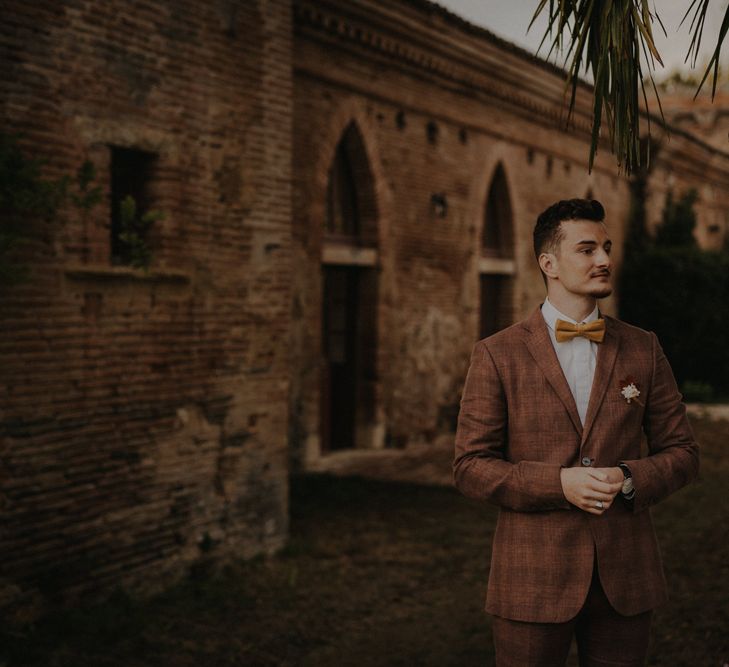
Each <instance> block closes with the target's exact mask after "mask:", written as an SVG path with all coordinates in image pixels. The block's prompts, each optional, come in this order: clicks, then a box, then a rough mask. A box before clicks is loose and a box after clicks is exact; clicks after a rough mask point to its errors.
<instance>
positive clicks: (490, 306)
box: [479, 164, 515, 338]
mask: <svg viewBox="0 0 729 667" xmlns="http://www.w3.org/2000/svg"><path fill="white" fill-rule="evenodd" d="M513 225H514V221H513V215H512V208H511V197H510V196H509V186H508V183H507V181H506V173H505V172H504V167H503V165H501V164H499V165H498V166H497V167H496V169H495V171H494V175H493V177H492V179H491V185H490V187H489V191H488V195H487V197H486V208H485V211H484V220H483V229H482V232H481V256H480V258H479V291H480V304H479V307H480V321H479V337H481V338H485V337H486V336H490V335H491V334H493V333H496V332H497V331H499V330H500V329H503V328H504V327H506V326H508V325H509V324H511V322H512V320H513V315H514V314H513V283H514V280H513V276H514V272H515V263H514V259H513V257H514V229H513Z"/></svg>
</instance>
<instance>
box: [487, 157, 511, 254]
mask: <svg viewBox="0 0 729 667" xmlns="http://www.w3.org/2000/svg"><path fill="white" fill-rule="evenodd" d="M512 225H513V221H512V214H511V199H510V198H509V186H508V185H507V183H506V174H505V173H504V168H503V166H502V165H501V164H499V165H498V166H497V167H496V171H495V172H494V177H493V178H492V179H491V187H490V188H489V194H488V197H487V199H486V211H485V216H484V224H483V232H482V234H481V254H482V256H484V257H511V256H513V252H514V249H513V245H514V243H513V235H512Z"/></svg>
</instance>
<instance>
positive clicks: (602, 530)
mask: <svg viewBox="0 0 729 667" xmlns="http://www.w3.org/2000/svg"><path fill="white" fill-rule="evenodd" d="M603 219H604V210H603V207H602V205H601V204H600V203H599V202H597V201H591V200H583V199H572V200H568V201H560V202H558V203H556V204H554V205H553V206H550V207H549V208H548V209H547V210H546V211H544V212H543V213H542V214H541V215H540V216H539V218H538V220H537V224H536V226H535V228H534V252H535V255H536V257H537V261H538V262H539V267H540V269H541V271H542V273H543V277H544V280H545V283H546V286H547V299H546V300H545V302H544V303H543V304H542V305H541V306H540V307H538V308H537V309H536V310H535V311H534V312H533V313H532V314H531V315H530V317H528V318H527V319H526V320H524V321H523V322H520V323H518V324H515V325H513V326H511V327H509V328H508V329H505V330H503V331H500V332H499V333H497V334H495V335H493V336H491V337H489V338H485V339H484V340H481V341H479V342H478V343H476V346H475V347H474V350H473V354H472V357H471V365H470V368H469V371H468V376H467V378H466V384H465V387H464V390H463V397H462V400H461V411H460V414H459V418H458V430H457V434H456V448H455V449H456V451H455V460H454V463H453V469H454V478H455V484H456V486H457V487H458V489H460V491H461V492H462V493H464V494H465V495H466V496H468V497H470V498H475V499H478V500H488V501H490V502H493V503H495V504H497V505H498V506H499V507H500V512H499V519H498V523H497V526H496V533H495V536H494V543H493V551H492V560H491V572H490V575H489V585H488V593H487V597H486V610H487V611H488V612H490V613H491V614H493V615H494V619H493V626H492V627H493V635H494V644H495V648H496V664H497V665H498V667H505V666H507V665H514V666H515V667H516V666H518V667H528V666H532V665H534V666H536V665H564V664H565V660H566V658H567V655H568V652H569V648H570V644H571V642H572V638H573V636H574V637H576V639H577V646H578V652H579V654H580V664H581V665H590V666H601V665H610V666H611V667H615V666H617V665H626V666H627V665H641V664H643V663H644V661H645V655H646V651H647V646H648V633H649V627H650V619H651V610H652V609H653V608H654V607H655V606H656V605H658V604H660V603H661V602H663V601H664V600H665V599H666V597H667V595H666V583H665V580H664V577H663V573H662V566H661V562H660V555H659V551H658V545H657V542H656V538H655V533H654V530H653V525H652V523H651V517H650V513H649V511H648V508H649V506H650V505H652V504H654V503H656V502H658V501H659V500H662V499H663V498H665V497H666V496H668V495H669V494H670V493H673V492H674V491H676V490H677V489H679V488H681V487H682V486H684V485H685V484H687V483H688V482H689V481H691V480H692V479H693V478H694V477H695V476H696V474H697V472H698V447H697V444H696V441H695V439H694V435H693V433H692V431H691V427H690V425H689V422H688V420H687V418H686V411H685V407H684V405H683V404H682V403H681V395H680V394H679V392H678V390H677V388H676V382H675V380H674V378H673V374H672V372H671V369H670V366H669V364H668V361H667V360H666V357H665V356H664V354H663V351H662V349H661V347H660V345H659V343H658V340H657V338H656V336H655V334H653V333H651V332H648V331H644V330H642V329H639V328H637V327H633V326H630V325H628V324H625V323H624V322H621V321H619V320H616V319H614V318H612V317H607V316H604V317H603V316H602V315H601V314H600V313H599V311H598V308H597V300H598V299H601V298H604V297H607V296H609V295H610V294H611V292H612V287H611V284H610V278H611V269H612V263H611V259H610V251H611V248H612V243H611V241H610V239H609V237H608V233H607V229H606V227H605V224H604V223H603ZM643 432H645V436H646V440H647V452H644V453H641V442H642V441H643V435H642V434H643Z"/></svg>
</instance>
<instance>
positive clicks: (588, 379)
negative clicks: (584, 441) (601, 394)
mask: <svg viewBox="0 0 729 667" xmlns="http://www.w3.org/2000/svg"><path fill="white" fill-rule="evenodd" d="M542 316H543V317H544V321H545V322H546V323H547V327H548V328H549V337H550V338H551V339H552V345H553V346H554V351H555V352H556V353H557V359H559V364H560V366H562V372H563V373H564V376H565V379H566V380H567V384H568V385H569V387H570V391H571V392H572V396H574V398H575V403H576V404H577V412H578V413H579V415H580V421H581V422H582V424H583V426H584V424H585V417H586V416H587V405H588V403H589V402H590V390H591V389H592V380H593V378H594V377H595V365H596V364H597V343H595V342H593V341H591V340H589V339H587V338H584V337H583V336H577V337H575V338H573V339H572V340H568V341H565V342H564V343H558V342H557V336H556V334H555V332H554V327H555V325H556V322H557V320H558V319H560V320H564V321H565V322H571V323H572V324H582V323H588V322H594V321H595V320H596V319H598V309H597V305H595V310H593V311H592V312H591V313H590V314H589V315H588V316H587V317H586V318H585V319H584V320H582V322H576V321H575V320H573V319H572V318H571V317H568V316H567V315H565V314H564V313H560V312H559V311H558V310H557V309H556V308H555V307H554V306H553V305H552V304H551V303H550V302H549V299H544V303H543V304H542Z"/></svg>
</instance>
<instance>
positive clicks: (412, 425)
mask: <svg viewBox="0 0 729 667" xmlns="http://www.w3.org/2000/svg"><path fill="white" fill-rule="evenodd" d="M294 12H295V45H294V53H295V56H294V100H295V102H294V111H295V115H294V249H293V253H294V255H293V256H294V266H295V269H294V271H295V273H296V274H297V275H298V276H299V280H298V281H297V282H296V284H295V285H294V295H293V298H294V319H293V323H292V324H293V326H292V339H293V349H294V358H295V359H296V360H297V371H296V373H295V375H294V380H293V385H292V396H291V403H292V434H293V437H292V449H293V455H294V459H295V461H296V462H297V465H303V466H306V465H307V464H310V463H313V462H316V461H317V459H318V457H319V456H320V455H321V453H322V438H321V429H322V427H323V424H322V419H321V417H320V415H321V412H320V411H321V409H322V408H321V404H322V397H321V387H322V374H323V372H324V370H323V367H324V366H325V361H324V360H323V359H322V336H323V333H322V311H323V309H324V307H325V305H324V304H323V303H322V291H323V286H322V273H323V271H325V270H326V266H327V265H328V261H329V260H327V259H326V257H327V256H329V255H331V253H328V247H327V246H328V244H330V241H329V240H328V239H327V237H326V234H324V233H323V228H324V220H325V217H326V200H327V182H328V178H329V169H330V166H331V164H332V161H333V158H334V154H335V150H336V146H337V143H338V141H339V140H340V138H341V137H342V134H343V132H344V130H345V129H346V128H347V127H348V126H349V125H350V124H351V123H354V125H355V126H356V128H357V129H358V131H359V133H360V134H361V136H362V138H363V144H364V146H365V150H364V153H365V157H366V159H367V160H368V162H369V165H370V172H371V178H370V181H371V182H369V183H366V182H365V180H366V179H365V180H363V188H364V189H366V190H368V191H370V192H373V193H374V198H375V206H376V209H377V223H376V224H377V227H378V247H377V260H376V264H375V267H374V270H375V271H376V276H377V283H378V287H377V312H376V325H377V331H378V335H377V368H376V379H375V381H376V391H375V395H376V405H375V409H374V411H373V414H374V417H373V430H374V431H376V432H378V433H380V437H379V438H375V439H369V440H367V439H361V440H360V441H359V442H358V443H357V446H358V447H364V448H367V447H379V446H393V447H401V446H404V445H406V444H408V443H413V442H424V441H425V442H428V441H432V440H434V439H435V438H437V437H438V436H439V435H441V434H444V433H447V432H448V430H449V429H450V428H451V427H452V425H453V420H454V418H455V415H456V413H457V409H458V401H459V397H460V390H461V386H462V382H463V378H464V376H465V370H466V368H467V365H468V359H469V356H470V351H471V348H472V345H473V343H474V341H475V340H477V338H479V337H480V336H479V320H480V313H479V310H480V294H479V291H480V290H479V284H480V280H479V276H480V274H481V271H482V269H483V268H484V267H486V269H487V270H497V271H498V270H502V269H503V267H504V266H507V268H508V270H509V271H511V273H510V275H509V277H508V278H506V279H505V280H506V281H507V285H506V287H505V289H504V290H503V297H502V303H500V305H499V313H498V315H497V318H498V319H499V320H502V321H503V320H506V321H516V320H518V319H520V318H522V317H524V316H526V315H527V314H528V313H529V312H530V311H531V310H532V309H533V308H535V307H536V306H537V305H538V304H539V303H540V302H541V300H542V299H543V296H544V286H543V283H542V279H541V275H540V273H539V270H538V267H537V265H536V262H535V260H534V257H533V253H532V245H531V244H532V241H531V234H532V229H533V225H534V221H535V219H536V216H537V215H538V213H539V212H541V211H542V210H543V209H544V208H545V207H546V206H548V205H550V204H551V203H553V202H554V201H557V200H558V199H562V198H571V197H584V196H587V195H588V193H590V194H591V196H593V197H595V198H597V199H600V200H601V201H602V202H603V204H605V207H606V210H607V224H608V227H609V228H610V233H611V236H612V238H613V240H614V243H615V245H614V248H615V252H614V258H615V261H616V264H617V272H619V266H620V261H621V257H622V243H623V239H624V230H625V225H626V222H627V217H628V212H629V192H630V188H629V182H628V180H627V178H625V176H624V175H621V174H619V173H618V170H617V169H616V167H615V162H614V158H613V156H612V155H611V154H610V152H609V149H608V147H607V146H605V145H604V146H602V148H601V150H600V153H599V155H598V159H597V162H596V165H595V168H594V169H593V171H592V173H591V174H588V173H587V164H586V158H587V155H588V149H589V139H590V135H589V129H590V117H591V106H590V105H591V101H590V98H589V96H588V95H587V94H586V92H587V91H586V88H584V87H583V88H581V89H580V91H579V94H578V98H577V107H576V113H575V118H574V122H573V127H572V129H571V131H570V132H565V131H564V130H563V124H562V123H561V119H562V117H563V92H564V79H563V75H562V73H561V72H560V71H558V70H557V69H556V68H554V67H551V66H549V65H547V64H546V63H543V62H541V61H539V60H537V59H536V58H534V57H532V56H530V55H529V54H527V53H526V52H523V51H521V50H519V49H517V48H516V47H514V46H512V45H510V44H507V43H504V42H502V41H501V40H499V39H497V38H495V37H494V36H493V35H490V34H489V33H487V32H486V31H483V30H480V29H478V28H475V27H473V26H469V25H468V24H466V23H465V22H463V21H461V20H460V19H458V18H457V17H454V16H453V15H450V14H448V12H446V11H444V10H442V9H441V8H439V7H437V6H435V5H433V4H431V3H429V2H425V1H423V0H409V1H407V2H399V3H397V4H395V5H393V4H392V3H386V2H380V1H379V0H353V2H351V3H348V5H347V10H346V11H344V10H343V9H342V8H341V6H340V5H339V4H337V3H335V2H331V1H329V0H316V1H314V0H296V1H295V2H294ZM654 130H655V126H654ZM664 156H665V157H664V168H669V169H670V168H671V166H670V165H674V169H675V170H676V171H678V170H680V171H681V172H682V173H681V176H680V177H679V178H680V180H681V184H682V185H685V184H688V183H702V171H705V169H706V162H707V159H710V160H711V162H712V169H713V171H712V180H713V181H714V182H715V183H716V184H717V187H718V183H719V182H723V183H724V184H726V183H727V182H729V160H727V156H726V155H724V156H720V155H718V154H716V152H714V153H712V152H710V151H709V150H707V147H704V146H700V145H699V144H697V143H696V142H693V141H691V140H690V138H686V137H681V138H679V139H676V138H675V137H674V139H673V144H672V148H671V149H670V150H666V152H665V154H664ZM681 163H683V164H684V165H689V166H690V167H691V168H690V169H681V168H680V167H679V166H678V165H679V164H681ZM499 165H501V167H502V169H503V172H504V176H505V180H506V183H507V190H508V197H509V200H510V208H511V211H512V230H513V231H512V237H513V242H512V244H511V247H510V248H509V249H508V251H507V252H506V254H505V255H504V257H502V258H500V259H505V260H507V261H506V264H504V263H503V262H502V263H501V264H499V262H498V261H496V262H494V261H492V260H493V258H488V257H487V258H485V261H484V260H482V255H483V251H482V249H481V245H480V243H481V236H482V229H483V225H484V218H485V211H486V204H487V201H488V193H489V188H490V185H491V183H492V180H493V177H494V174H495V173H496V170H497V167H498V166H499ZM677 176H678V174H677ZM662 187H663V186H662V185H659V184H658V183H656V188H657V189H661V188H662ZM725 189H726V188H725ZM434 195H436V196H438V197H440V196H445V199H446V201H447V211H446V212H445V213H443V212H442V211H441V212H438V211H437V210H436V207H435V206H434V204H433V196H434ZM656 197H657V195H656ZM718 198H719V195H717V201H716V202H715V203H714V204H712V205H714V206H715V207H718V208H722V207H723V210H727V209H728V208H729V202H727V201H722V202H719V200H718ZM704 206H705V202H699V208H700V209H701V210H702V211H703V208H702V207H704ZM654 208H655V207H653V208H651V211H653V210H654ZM701 215H703V213H700V216H701ZM355 259H356V258H355V257H353V256H352V257H350V260H349V261H350V262H353V261H355ZM496 259H497V260H499V258H496ZM499 266H501V267H502V269H499ZM494 267H495V268H494ZM616 305H617V304H616V297H615V296H613V297H611V298H609V299H607V300H605V301H603V302H602V304H601V307H602V308H603V310H604V311H605V312H607V313H609V314H616ZM317 466H318V467H320V465H319V464H318V463H317Z"/></svg>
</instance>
